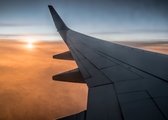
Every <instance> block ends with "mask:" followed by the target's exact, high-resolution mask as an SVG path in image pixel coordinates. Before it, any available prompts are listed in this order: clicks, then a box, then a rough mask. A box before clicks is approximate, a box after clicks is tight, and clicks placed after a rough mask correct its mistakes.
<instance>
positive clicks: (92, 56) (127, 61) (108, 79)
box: [49, 6, 168, 120]
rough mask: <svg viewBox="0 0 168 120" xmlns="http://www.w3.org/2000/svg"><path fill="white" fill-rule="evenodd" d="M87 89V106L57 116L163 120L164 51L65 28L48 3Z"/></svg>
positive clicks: (167, 100) (167, 72) (167, 114)
mask: <svg viewBox="0 0 168 120" xmlns="http://www.w3.org/2000/svg"><path fill="white" fill-rule="evenodd" d="M49 9H50V12H51V14H52V17H53V20H54V23H55V25H56V27H57V30H58V32H59V33H60V35H61V37H62V38H63V40H64V41H65V43H66V44H67V46H68V48H69V50H70V52H71V54H72V56H73V58H74V60H75V61H76V63H77V65H78V67H79V70H80V72H81V74H82V76H83V78H84V80H85V82H86V84H87V86H88V88H89V93H88V103H87V110H86V111H84V112H81V113H79V114H76V115H72V116H69V117H65V118H61V119H60V120H165V119H168V56H167V55H163V54H159V53H154V52H149V51H145V50H140V49H137V48H132V47H128V46H124V45H119V44H115V43H112V42H107V41H104V40H100V39H97V38H93V37H90V36H87V35H84V34H81V33H78V32H75V31H73V30H71V29H69V28H68V27H67V26H66V25H65V23H64V22H63V21H62V19H61V18H60V17H59V15H58V14H57V12H56V11H55V10H54V8H53V7H52V6H49Z"/></svg>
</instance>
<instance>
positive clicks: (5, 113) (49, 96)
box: [0, 40, 87, 120]
mask: <svg viewBox="0 0 168 120" xmlns="http://www.w3.org/2000/svg"><path fill="white" fill-rule="evenodd" d="M24 46H25V43H23V42H19V41H12V40H8V41H0V53H1V60H0V71H1V77H0V83H1V84H0V89H1V90H0V106H1V108H0V112H1V116H0V119H13V118H14V119H17V120H23V119H25V118H26V119H28V120H33V119H34V120H49V119H54V118H59V117H63V116H66V115H69V114H73V113H77V112H80V111H82V110H84V109H86V102H87V86H86V85H84V84H74V83H63V82H57V81H53V80H52V76H53V75H55V74H59V73H61V72H64V71H67V70H71V69H74V68H76V67H77V66H76V64H75V62H74V61H64V60H56V59H53V58H52V56H53V55H54V54H58V53H61V52H65V51H67V50H68V48H67V47H66V45H65V44H64V43H63V42H38V43H35V47H34V48H33V49H31V50H30V49H27V48H26V47H24Z"/></svg>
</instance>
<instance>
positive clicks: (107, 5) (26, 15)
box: [0, 0, 168, 41]
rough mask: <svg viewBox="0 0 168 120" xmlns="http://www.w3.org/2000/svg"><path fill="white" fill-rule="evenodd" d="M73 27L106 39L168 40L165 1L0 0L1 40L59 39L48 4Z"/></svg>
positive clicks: (167, 8) (167, 13)
mask: <svg viewBox="0 0 168 120" xmlns="http://www.w3.org/2000/svg"><path fill="white" fill-rule="evenodd" d="M49 4H50V5H53V6H54V8H55V9H56V10H57V11H58V13H59V14H60V16H61V17H62V18H63V20H64V21H65V23H66V24H67V26H69V27H70V28H72V29H73V30H76V31H79V32H82V33H86V34H89V35H93V36H95V37H100V38H103V39H107V40H135V41H136V40H146V41H148V40H157V41H167V40H168V1H167V0H1V1H0V28H1V29H0V39H23V40H24V39H40V40H60V37H59V35H58V33H57V32H56V29H55V27H54V24H53V21H52V19H51V15H50V13H49V10H48V8H47V5H49Z"/></svg>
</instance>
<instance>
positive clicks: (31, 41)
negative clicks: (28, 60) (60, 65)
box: [26, 39, 35, 49]
mask: <svg viewBox="0 0 168 120" xmlns="http://www.w3.org/2000/svg"><path fill="white" fill-rule="evenodd" d="M26 42H27V45H26V47H27V48H29V49H31V48H33V47H34V46H33V43H34V42H35V40H33V39H28V40H26Z"/></svg>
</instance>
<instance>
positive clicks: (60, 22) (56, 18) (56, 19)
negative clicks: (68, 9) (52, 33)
mask: <svg viewBox="0 0 168 120" xmlns="http://www.w3.org/2000/svg"><path fill="white" fill-rule="evenodd" d="M48 8H49V10H50V12H51V15H52V18H53V21H54V23H55V26H56V28H57V30H58V31H61V30H69V28H68V27H67V26H66V25H65V23H64V22H63V20H62V19H61V17H60V16H59V15H58V13H57V12H56V11H55V9H54V8H53V7H52V6H51V5H48Z"/></svg>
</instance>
